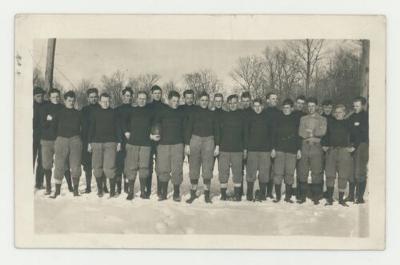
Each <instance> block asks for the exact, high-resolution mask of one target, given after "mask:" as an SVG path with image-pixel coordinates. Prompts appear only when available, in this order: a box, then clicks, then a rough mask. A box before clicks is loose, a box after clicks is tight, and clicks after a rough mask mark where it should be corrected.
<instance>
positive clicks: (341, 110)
mask: <svg viewBox="0 0 400 265" xmlns="http://www.w3.org/2000/svg"><path fill="white" fill-rule="evenodd" d="M333 115H334V116H335V118H336V119H337V120H343V119H344V116H345V115H346V107H345V106H344V105H343V104H338V105H336V106H335V111H334V113H333Z"/></svg>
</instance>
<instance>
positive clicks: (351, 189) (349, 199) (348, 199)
mask: <svg viewBox="0 0 400 265" xmlns="http://www.w3.org/2000/svg"><path fill="white" fill-rule="evenodd" d="M355 188H356V185H355V184H354V183H351V182H350V183H349V194H348V196H347V197H346V198H345V199H344V201H345V202H354V191H355Z"/></svg>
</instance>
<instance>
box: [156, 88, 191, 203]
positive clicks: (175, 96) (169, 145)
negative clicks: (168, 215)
mask: <svg viewBox="0 0 400 265" xmlns="http://www.w3.org/2000/svg"><path fill="white" fill-rule="evenodd" d="M179 98H180V95H179V93H178V92H176V91H174V90H173V91H171V92H170V93H169V94H168V107H166V108H164V109H163V110H162V111H160V112H158V113H157V114H156V118H155V124H158V126H159V128H160V130H161V137H160V140H159V142H158V146H157V172H158V173H157V175H158V176H159V179H160V183H159V184H160V185H161V194H160V195H161V196H160V197H159V200H160V201H162V200H166V199H167V191H168V182H169V180H170V179H171V182H172V184H173V185H174V194H173V200H174V201H180V200H181V197H180V191H179V188H180V185H181V183H182V180H183V172H182V170H183V168H182V167H183V155H184V154H183V152H184V147H183V142H184V140H183V138H184V136H183V135H184V131H185V127H184V123H185V119H186V116H185V113H184V112H183V111H182V110H180V109H178V104H179ZM152 138H153V139H154V140H157V139H155V138H154V136H153V134H152Z"/></svg>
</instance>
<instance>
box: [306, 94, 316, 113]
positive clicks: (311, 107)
mask: <svg viewBox="0 0 400 265" xmlns="http://www.w3.org/2000/svg"><path fill="white" fill-rule="evenodd" d="M317 106H318V100H317V99H316V98H313V97H311V98H308V99H307V109H308V113H310V114H314V113H315V112H316V111H317Z"/></svg>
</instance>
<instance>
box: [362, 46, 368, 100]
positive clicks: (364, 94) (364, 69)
mask: <svg viewBox="0 0 400 265" xmlns="http://www.w3.org/2000/svg"><path fill="white" fill-rule="evenodd" d="M361 47H362V51H361V62H360V67H361V69H360V70H361V71H360V73H361V91H360V92H361V93H360V94H361V96H362V97H365V98H367V99H368V88H369V40H361Z"/></svg>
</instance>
